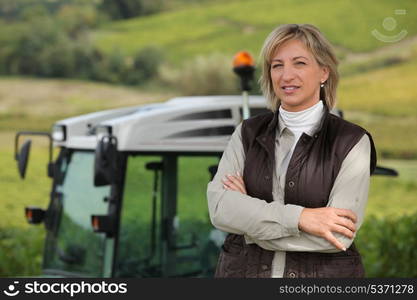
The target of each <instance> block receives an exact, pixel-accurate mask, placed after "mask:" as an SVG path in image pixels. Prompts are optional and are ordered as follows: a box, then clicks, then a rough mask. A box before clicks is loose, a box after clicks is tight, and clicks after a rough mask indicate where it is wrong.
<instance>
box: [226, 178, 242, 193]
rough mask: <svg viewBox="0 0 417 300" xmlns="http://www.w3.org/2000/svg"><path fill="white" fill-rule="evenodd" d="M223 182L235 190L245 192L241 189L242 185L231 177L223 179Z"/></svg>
mask: <svg viewBox="0 0 417 300" xmlns="http://www.w3.org/2000/svg"><path fill="white" fill-rule="evenodd" d="M222 182H223V184H224V185H225V186H227V187H228V188H229V189H231V190H233V191H237V192H241V193H242V194H243V191H242V190H241V187H240V186H239V185H237V184H236V183H235V182H234V181H231V180H229V179H222Z"/></svg>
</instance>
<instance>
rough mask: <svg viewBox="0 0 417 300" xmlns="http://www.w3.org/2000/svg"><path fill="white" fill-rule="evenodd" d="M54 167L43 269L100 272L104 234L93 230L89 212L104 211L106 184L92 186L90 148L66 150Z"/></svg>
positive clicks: (68, 272)
mask: <svg viewBox="0 0 417 300" xmlns="http://www.w3.org/2000/svg"><path fill="white" fill-rule="evenodd" d="M58 167H59V172H58V176H57V179H56V180H57V182H56V188H55V190H54V194H53V199H52V201H51V204H50V207H49V209H48V212H47V220H46V223H47V227H48V229H49V230H48V234H47V240H46V244H45V252H44V265H43V268H44V273H45V274H57V275H74V276H80V275H81V276H97V277H98V276H101V274H102V273H103V261H104V256H105V237H104V235H102V234H97V233H94V232H93V228H92V226H91V215H102V214H107V209H108V202H106V197H108V196H109V193H110V186H104V187H95V186H94V183H93V178H94V176H93V175H94V152H88V151H68V150H67V151H66V154H65V155H63V156H62V157H61V160H60V163H59V165H58Z"/></svg>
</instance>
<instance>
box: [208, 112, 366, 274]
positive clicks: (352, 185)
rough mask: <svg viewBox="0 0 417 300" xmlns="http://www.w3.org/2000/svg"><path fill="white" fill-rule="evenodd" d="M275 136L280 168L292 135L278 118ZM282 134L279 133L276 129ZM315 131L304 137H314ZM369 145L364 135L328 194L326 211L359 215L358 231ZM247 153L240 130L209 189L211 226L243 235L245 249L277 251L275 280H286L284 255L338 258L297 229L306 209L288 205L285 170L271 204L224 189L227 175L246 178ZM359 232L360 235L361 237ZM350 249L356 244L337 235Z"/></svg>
mask: <svg viewBox="0 0 417 300" xmlns="http://www.w3.org/2000/svg"><path fill="white" fill-rule="evenodd" d="M279 122H280V124H279V128H280V132H279V133H278V132H277V135H276V145H275V161H276V166H280V165H281V162H282V161H283V158H284V157H285V155H286V154H287V153H288V151H289V149H290V148H291V147H292V146H293V143H294V135H293V133H292V132H291V131H290V130H289V129H288V128H287V127H286V126H285V124H284V123H283V122H282V119H281V118H279ZM277 130H278V129H277ZM315 130H316V129H314V130H312V132H308V133H306V134H309V135H313V134H314V132H315ZM370 151H371V149H370V141H369V138H368V136H367V135H366V134H365V135H364V136H363V137H362V138H361V139H360V141H359V142H358V143H357V144H356V145H355V146H354V147H353V148H352V150H351V151H350V152H349V153H348V155H347V156H346V158H345V159H344V161H343V163H342V166H341V169H340V171H339V174H338V175H337V177H336V180H335V182H334V185H333V188H332V190H331V192H330V197H329V202H328V206H330V207H337V208H346V209H351V210H352V211H353V212H355V214H356V215H357V219H358V221H357V223H356V228H357V231H358V229H359V228H360V226H361V224H362V222H363V218H364V213H365V207H366V203H367V199H368V189H369V181H370V174H369V166H370ZM244 161H245V153H244V150H243V145H242V139H241V124H239V125H238V126H237V127H236V130H235V131H234V133H233V134H232V137H231V139H230V141H229V144H228V146H227V147H226V149H225V151H224V153H223V155H222V158H221V160H220V163H219V166H218V170H217V173H216V175H215V177H214V178H213V180H212V181H211V182H209V184H208V187H207V200H208V208H209V215H210V219H211V222H212V224H213V225H214V226H215V227H216V228H217V229H220V230H222V231H225V232H229V233H234V234H240V235H244V237H245V241H246V243H256V244H257V245H259V246H260V247H262V248H264V249H267V250H272V251H275V255H274V259H273V263H272V277H282V276H283V273H284V268H285V251H308V252H323V253H332V252H339V251H340V250H339V249H337V248H335V247H334V246H333V245H332V244H330V243H329V242H328V241H327V240H325V239H324V238H321V237H317V236H314V235H311V234H308V233H305V232H302V231H300V230H299V229H298V222H299V218H300V214H301V211H302V210H303V208H304V207H302V206H299V205H293V204H284V196H285V195H284V187H285V174H286V169H280V168H279V167H278V168H274V169H275V170H274V180H273V192H272V194H273V200H274V201H272V202H271V203H267V202H266V201H260V199H257V198H254V197H251V196H248V195H244V194H242V193H240V192H236V191H231V190H226V189H224V188H223V183H222V182H221V179H224V178H225V176H226V175H227V174H231V175H233V174H237V172H239V173H240V174H243V168H244ZM357 231H356V232H357ZM334 235H335V237H336V238H337V239H338V240H339V241H340V242H342V244H343V245H344V246H345V247H346V248H348V247H349V246H350V245H351V243H352V241H353V239H349V238H347V237H345V236H343V235H341V234H338V233H334Z"/></svg>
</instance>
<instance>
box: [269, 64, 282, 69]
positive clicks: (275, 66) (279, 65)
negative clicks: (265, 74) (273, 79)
mask: <svg viewBox="0 0 417 300" xmlns="http://www.w3.org/2000/svg"><path fill="white" fill-rule="evenodd" d="M282 66H283V64H275V65H272V69H275V68H279V67H282Z"/></svg>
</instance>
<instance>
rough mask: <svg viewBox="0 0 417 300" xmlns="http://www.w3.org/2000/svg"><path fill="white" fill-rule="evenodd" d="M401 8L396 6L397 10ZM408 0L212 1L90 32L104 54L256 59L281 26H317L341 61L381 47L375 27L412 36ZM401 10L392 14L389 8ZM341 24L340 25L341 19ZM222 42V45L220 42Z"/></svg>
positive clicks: (416, 27)
mask: <svg viewBox="0 0 417 300" xmlns="http://www.w3.org/2000/svg"><path fill="white" fill-rule="evenodd" d="M400 6H401V7H400ZM414 6H415V3H414V1H412V0H409V1H407V0H405V1H402V2H401V5H398V3H395V2H392V1H388V0H386V1H378V2H377V1H371V0H365V1H362V2H361V3H360V5H358V3H356V2H352V1H347V0H344V1H338V2H334V1H331V0H320V1H298V2H297V3H296V5H294V2H293V1H289V0H283V1H274V0H259V1H249V0H246V1H227V2H214V3H210V4H205V5H202V6H197V7H196V6H192V7H190V8H184V9H179V10H175V11H168V12H165V13H161V14H157V15H153V16H148V17H142V18H137V19H132V20H127V21H120V22H112V23H109V24H107V25H104V26H103V27H102V28H100V29H99V30H97V31H96V32H95V33H94V40H95V43H96V44H97V45H98V46H99V47H100V48H101V49H103V50H104V51H107V52H108V51H112V50H113V49H114V48H115V45H117V47H119V48H120V50H122V51H123V52H124V53H128V54H132V53H134V52H136V51H137V50H139V49H141V48H143V47H145V46H147V45H149V43H150V41H152V42H151V43H152V44H154V45H156V46H159V47H161V48H162V49H164V50H165V54H166V57H167V58H168V60H169V61H171V62H176V63H179V62H181V61H184V60H186V59H188V58H190V57H193V56H196V55H202V54H208V53H211V52H214V51H217V52H222V53H225V54H230V55H233V54H234V53H235V52H237V51H239V50H242V49H245V50H249V51H251V52H252V53H253V54H255V55H257V54H258V53H259V49H260V47H261V45H262V42H263V40H264V39H265V37H266V36H267V34H268V33H269V32H270V31H271V30H272V29H273V28H274V27H276V26H277V25H279V24H284V23H311V24H315V25H317V26H318V27H319V28H320V29H321V30H322V31H323V32H324V33H325V35H326V36H327V37H328V38H329V40H330V41H331V42H332V43H334V44H335V45H336V46H337V48H338V51H339V54H340V55H339V56H340V57H343V56H344V55H345V54H346V53H348V52H351V51H353V52H364V51H371V50H375V49H377V48H379V47H382V46H386V43H384V42H381V41H379V40H377V39H376V38H374V37H373V36H372V35H371V31H372V30H373V29H378V30H379V31H380V32H381V33H383V34H386V35H393V34H396V33H397V31H398V32H399V31H400V30H401V29H406V30H407V31H408V35H409V36H411V35H414V34H416V33H417V18H416V16H415V14H416V11H415V9H414ZM398 8H401V9H405V10H406V15H403V16H397V15H395V14H394V10H395V9H398ZM386 17H394V18H395V20H396V22H397V27H396V30H393V31H392V32H387V30H384V28H383V27H382V22H383V20H384V19H385V18H386ZM341 20H343V21H341ZM225 41H227V42H225Z"/></svg>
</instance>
